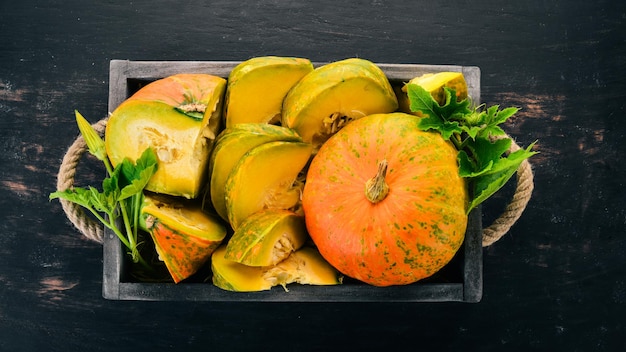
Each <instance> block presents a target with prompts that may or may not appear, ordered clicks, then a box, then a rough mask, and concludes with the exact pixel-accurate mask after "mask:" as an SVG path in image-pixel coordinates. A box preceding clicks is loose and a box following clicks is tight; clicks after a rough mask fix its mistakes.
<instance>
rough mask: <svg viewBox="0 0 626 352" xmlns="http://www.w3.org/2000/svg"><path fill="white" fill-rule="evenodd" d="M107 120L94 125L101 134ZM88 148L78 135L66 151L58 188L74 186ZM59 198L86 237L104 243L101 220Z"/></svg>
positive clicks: (67, 214)
mask: <svg viewBox="0 0 626 352" xmlns="http://www.w3.org/2000/svg"><path fill="white" fill-rule="evenodd" d="M106 122H107V118H104V119H102V120H100V121H98V122H97V123H95V124H93V125H92V126H93V128H94V129H95V130H96V131H97V132H98V133H99V134H100V135H101V136H102V135H104V130H105V127H106ZM87 150H88V148H87V143H85V140H84V139H83V137H82V136H78V137H77V138H76V140H75V141H74V143H72V145H71V146H70V147H69V149H68V150H67V152H66V153H65V156H64V157H63V161H62V162H61V167H60V168H59V174H58V175H57V190H59V191H64V190H67V189H71V188H72V187H74V176H75V175H76V167H77V166H78V162H79V161H80V159H81V157H82V156H83V154H85V152H86V151H87ZM59 200H60V202H61V206H62V207H63V211H64V212H65V215H66V216H67V218H68V219H69V220H70V222H71V223H72V224H73V225H74V226H76V228H77V229H78V230H79V231H80V232H81V233H82V234H83V235H84V236H85V237H87V238H88V239H90V240H92V241H95V242H98V243H103V238H104V234H103V233H104V229H103V226H102V225H101V224H100V223H99V222H97V221H96V220H94V219H92V218H91V217H89V216H88V215H87V214H86V213H85V211H84V210H83V208H82V207H81V206H80V205H77V204H75V203H72V202H70V201H68V200H65V199H62V198H59Z"/></svg>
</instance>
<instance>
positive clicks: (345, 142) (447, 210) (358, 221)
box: [302, 113, 468, 286]
mask: <svg viewBox="0 0 626 352" xmlns="http://www.w3.org/2000/svg"><path fill="white" fill-rule="evenodd" d="M417 122H418V118H416V117H415V116H414V115H410V114H406V113H391V114H375V115H370V116H367V117H364V118H362V119H360V120H357V121H354V122H351V123H350V124H348V125H347V126H346V127H345V128H343V129H342V130H341V131H339V132H338V133H337V134H335V135H334V136H332V137H331V138H330V139H328V141H327V142H326V143H325V144H324V145H323V146H322V147H321V148H320V150H319V151H318V153H317V154H316V156H315V157H314V158H313V160H312V161H311V164H310V166H309V169H308V173H307V177H306V183H305V186H304V190H303V195H302V207H303V210H304V214H305V220H306V226H307V230H308V232H309V235H310V236H311V239H312V240H313V242H314V243H315V244H316V246H317V248H318V249H319V251H320V253H321V254H322V256H323V257H324V258H325V259H326V260H327V261H328V262H329V263H330V264H331V265H333V266H334V267H335V268H337V269H338V270H339V271H340V272H342V273H344V274H345V275H347V276H350V277H352V278H355V279H357V280H361V281H363V282H366V283H368V284H371V285H374V286H390V285H405V284H410V283H413V282H416V281H419V280H421V279H423V278H426V277H429V276H431V275H433V274H434V273H435V272H437V271H439V270H440V269H441V268H442V267H443V266H445V265H446V264H447V263H448V262H449V261H450V260H451V259H452V258H453V257H454V255H455V254H456V252H457V251H458V249H459V248H460V246H461V244H462V243H463V239H464V236H465V230H466V226H467V215H466V207H467V202H468V195H467V189H466V185H465V181H464V180H463V179H462V178H461V177H460V176H459V169H458V164H457V150H456V149H455V148H454V146H453V145H451V144H450V142H448V141H446V140H444V139H443V137H441V135H440V134H439V133H435V132H424V131H421V130H420V129H419V128H418V127H417Z"/></svg>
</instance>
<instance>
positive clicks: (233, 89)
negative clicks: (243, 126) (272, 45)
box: [224, 56, 313, 127]
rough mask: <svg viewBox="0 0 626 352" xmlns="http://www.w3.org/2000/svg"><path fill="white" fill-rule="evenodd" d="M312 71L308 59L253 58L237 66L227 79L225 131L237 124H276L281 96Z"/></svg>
mask: <svg viewBox="0 0 626 352" xmlns="http://www.w3.org/2000/svg"><path fill="white" fill-rule="evenodd" d="M311 71H313V64H312V63H311V61H310V60H308V59H303V58H294V57H278V56H263V57H255V58H252V59H250V60H247V61H244V62H242V63H240V64H239V65H237V66H236V67H235V68H234V69H233V70H232V71H231V73H230V75H229V76H228V86H227V89H226V103H225V104H226V105H225V110H224V115H225V121H226V127H230V126H233V125H235V124H238V123H246V122H257V123H280V121H281V116H282V104H283V99H284V98H285V95H287V92H288V91H289V90H290V89H291V87H292V86H293V85H294V84H296V83H297V82H298V81H299V80H300V79H301V78H302V77H304V76H305V75H306V74H307V73H309V72H311Z"/></svg>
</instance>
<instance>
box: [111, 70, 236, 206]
mask: <svg viewBox="0 0 626 352" xmlns="http://www.w3.org/2000/svg"><path fill="white" fill-rule="evenodd" d="M225 88H226V80H225V79H223V78H221V77H216V76H212V75H205V74H179V75H173V76H169V77H166V78H163V79H160V80H157V81H154V82H152V83H150V84H148V85H146V86H144V87H143V88H141V89H140V90H139V91H137V92H136V93H135V94H133V95H132V96H131V97H130V98H128V99H127V100H125V101H124V102H123V103H122V104H120V106H119V107H117V108H116V109H115V110H114V111H113V113H112V114H111V116H110V117H109V121H108V122H107V126H106V136H105V144H106V150H107V154H108V156H109V158H110V159H111V163H112V164H113V166H115V165H117V164H118V163H120V162H121V161H122V160H123V159H124V158H126V157H127V158H130V159H131V160H136V159H137V158H138V157H139V156H140V155H141V153H142V152H143V151H144V150H145V149H146V148H148V147H152V148H153V149H154V151H155V152H156V154H157V158H158V169H157V171H156V173H155V174H154V176H153V177H152V178H151V179H150V181H149V182H148V185H147V186H146V190H148V191H153V192H157V193H163V194H169V195H173V196H182V197H185V198H196V197H197V196H198V195H199V193H200V190H201V188H202V187H203V186H204V185H205V184H206V175H207V170H206V169H207V165H208V160H209V156H210V153H211V149H212V146H213V141H214V139H215V136H216V134H217V132H218V130H219V128H220V119H221V111H222V102H223V95H224V91H225Z"/></svg>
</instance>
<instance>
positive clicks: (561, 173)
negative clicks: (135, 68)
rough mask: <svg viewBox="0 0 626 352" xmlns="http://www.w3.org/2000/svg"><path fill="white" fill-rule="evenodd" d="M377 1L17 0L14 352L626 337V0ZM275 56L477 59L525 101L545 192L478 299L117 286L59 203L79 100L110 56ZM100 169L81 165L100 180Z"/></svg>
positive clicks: (486, 88) (2, 97)
mask: <svg viewBox="0 0 626 352" xmlns="http://www.w3.org/2000/svg"><path fill="white" fill-rule="evenodd" d="M363 3H364V4H361V5H353V4H348V3H347V2H337V1H326V0H319V1H314V2H313V1H311V2H309V1H301V0H297V1H245V0H244V1H237V2H232V1H195V0H194V1H145V0H135V1H130V2H129V1H115V0H112V1H100V2H85V1H77V0H66V1H32V0H23V1H17V2H8V1H4V2H3V3H2V4H1V5H0V146H1V147H2V149H1V150H2V153H1V154H0V166H1V167H0V190H1V192H2V193H1V194H0V195H1V196H0V351H36V350H43V351H74V350H76V351H93V352H95V351H115V350H117V351H126V350H129V351H130V350H149V349H152V350H155V351H161V350H177V351H178V350H210V349H214V348H220V349H224V348H226V349H228V350H233V351H234V350H270V349H279V348H280V349H285V350H290V351H291V350H294V351H295V350H298V351H301V350H311V351H324V350H333V349H337V348H340V347H341V348H343V349H344V350H376V351H378V350H396V349H399V347H401V346H407V347H410V348H411V349H424V350H435V349H437V350H462V349H464V350H478V349H481V350H503V351H512V350H561V351H618V350H620V351H621V350H623V349H624V348H626V337H625V336H624V335H625V334H626V326H625V325H626V309H625V304H626V241H625V234H626V231H625V230H626V191H625V181H624V175H626V166H625V165H626V164H625V163H624V158H623V155H624V153H625V152H626V138H625V136H624V133H625V132H626V118H624V114H625V111H624V110H625V109H624V107H625V103H624V102H625V100H626V73H625V72H626V5H624V2H621V1H608V0H601V1H581V0H572V1H552V2H550V1H538V0H531V1H487V0H482V1H473V2H461V1H458V2H445V1H439V2H430V3H423V2H417V1H415V2H408V1H385V0H380V1H378V0H375V1H369V2H367V3H365V2H363ZM261 55H283V56H301V57H308V58H310V59H312V60H314V61H332V60H337V59H342V58H347V57H362V58H366V59H369V60H371V61H375V62H386V63H424V64H454V65H465V66H479V67H480V68H481V71H482V100H483V102H485V103H487V104H488V105H492V104H500V105H502V106H510V105H513V106H519V107H521V108H522V110H521V112H520V113H519V114H518V115H517V116H516V117H515V118H514V119H512V120H511V121H510V122H509V123H507V124H506V126H505V129H506V131H507V132H508V133H509V134H511V135H512V136H513V137H514V138H515V139H516V140H517V142H518V143H519V144H520V145H524V146H526V145H528V144H530V143H531V142H533V141H535V140H538V143H537V146H536V147H537V150H538V151H540V152H541V154H539V155H537V156H536V157H534V158H533V167H534V171H535V192H534V194H533V198H532V200H531V202H530V203H529V205H528V208H527V209H526V211H525V212H524V214H523V216H522V218H521V219H520V220H519V221H518V222H517V223H516V224H515V226H514V227H513V228H512V229H511V230H510V231H509V233H508V234H507V235H506V236H505V237H504V238H502V239H501V240H500V241H498V242H496V243H495V244H493V245H491V246H489V247H486V248H485V249H484V252H483V254H484V288H483V290H484V291H483V292H484V293H483V298H482V301H481V302H480V303H476V304H468V303H418V304H392V303H367V304H356V303H348V304H345V303H342V304H333V303H287V304H285V303H228V302H218V303H216V302H167V303H165V302H135V301H110V300H105V299H103V298H102V247H101V245H99V244H97V243H94V242H92V241H89V240H87V239H86V238H84V237H83V236H82V235H80V234H79V233H78V232H77V231H76V229H74V228H73V227H72V225H71V224H70V223H69V222H68V220H67V219H66V217H65V215H64V213H63V211H62V209H61V207H60V205H59V203H58V202H56V201H53V202H50V201H48V195H49V193H50V192H52V191H54V190H55V185H56V175H57V171H58V166H59V164H60V161H61V158H62V157H63V155H64V153H65V151H66V149H67V148H68V146H69V145H70V144H71V143H72V141H73V140H74V138H75V137H76V136H77V133H78V131H77V129H76V126H75V123H74V116H73V111H74V109H78V110H80V111H81V112H82V113H83V115H85V116H86V117H87V118H88V119H89V120H90V121H92V122H95V121H97V120H99V119H100V118H102V117H104V116H106V114H107V99H108V73H109V62H110V60H112V59H129V60H200V61H213V60H244V59H247V58H249V57H253V56H261ZM102 172H103V171H102V170H101V169H99V168H98V166H97V164H94V165H91V164H89V163H85V164H84V165H82V166H81V168H80V170H79V174H80V177H81V180H82V181H84V182H97V180H98V177H99V176H101V175H102ZM505 202H506V201H505V200H504V201H498V199H497V198H496V199H495V200H494V201H492V202H491V203H488V204H486V205H485V209H484V210H485V214H484V216H483V217H484V219H483V220H484V221H485V222H489V221H490V220H492V219H493V218H495V217H496V216H497V215H498V214H499V213H500V212H501V205H502V203H505ZM346 347H350V348H349V349H346Z"/></svg>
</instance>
